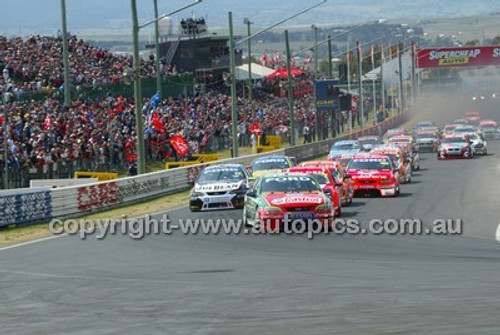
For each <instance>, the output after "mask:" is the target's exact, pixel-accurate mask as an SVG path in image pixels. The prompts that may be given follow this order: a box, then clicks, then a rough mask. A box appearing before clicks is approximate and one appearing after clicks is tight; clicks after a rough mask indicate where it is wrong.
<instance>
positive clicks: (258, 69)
mask: <svg viewBox="0 0 500 335" xmlns="http://www.w3.org/2000/svg"><path fill="white" fill-rule="evenodd" d="M273 71H274V70H273V69H270V68H268V67H265V66H262V65H260V64H257V63H252V79H254V80H255V79H262V78H265V77H266V76H268V75H270V74H271V73H273ZM246 79H248V64H243V65H241V66H238V67H236V80H246Z"/></svg>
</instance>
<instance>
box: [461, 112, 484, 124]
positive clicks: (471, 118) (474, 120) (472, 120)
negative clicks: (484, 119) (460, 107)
mask: <svg viewBox="0 0 500 335" xmlns="http://www.w3.org/2000/svg"><path fill="white" fill-rule="evenodd" d="M464 119H465V120H467V122H468V123H469V124H472V125H478V124H479V122H480V121H481V114H480V113H479V112H478V111H475V110H470V111H467V112H465V114H464Z"/></svg>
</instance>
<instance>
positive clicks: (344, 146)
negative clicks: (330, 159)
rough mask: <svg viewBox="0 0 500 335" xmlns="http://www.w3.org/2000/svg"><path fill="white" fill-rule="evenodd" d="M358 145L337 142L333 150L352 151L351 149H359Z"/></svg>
mask: <svg viewBox="0 0 500 335" xmlns="http://www.w3.org/2000/svg"><path fill="white" fill-rule="evenodd" d="M357 148H358V144H357V143H345V142H337V143H334V144H333V147H332V149H335V150H351V149H357Z"/></svg>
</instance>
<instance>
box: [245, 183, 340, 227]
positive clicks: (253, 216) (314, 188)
mask: <svg viewBox="0 0 500 335" xmlns="http://www.w3.org/2000/svg"><path fill="white" fill-rule="evenodd" d="M334 218H335V207H334V206H333V204H332V202H331V200H330V198H329V196H328V195H326V194H325V193H323V190H322V189H321V186H320V185H319V184H318V182H317V181H316V179H315V178H314V177H313V176H309V175H297V174H295V175H287V174H273V175H267V176H262V177H259V178H257V180H256V181H255V183H254V184H253V186H252V188H251V189H250V190H248V192H247V194H246V196H245V206H244V208H243V220H244V221H245V223H246V224H249V225H254V226H257V225H259V226H261V225H264V229H266V230H271V231H278V230H280V229H281V228H283V227H284V226H283V225H284V223H290V221H292V223H294V224H298V223H300V221H298V220H302V222H304V221H305V220H312V219H316V220H319V221H320V222H321V224H322V226H323V227H325V228H330V227H331V224H332V223H333V220H334ZM309 222H310V221H309ZM261 227H262V226H261Z"/></svg>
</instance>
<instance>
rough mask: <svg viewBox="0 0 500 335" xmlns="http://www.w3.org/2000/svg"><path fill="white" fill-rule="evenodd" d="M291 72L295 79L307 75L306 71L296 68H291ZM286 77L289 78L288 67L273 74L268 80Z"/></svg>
mask: <svg viewBox="0 0 500 335" xmlns="http://www.w3.org/2000/svg"><path fill="white" fill-rule="evenodd" d="M290 72H291V73H292V76H293V77H295V76H300V75H301V74H304V73H305V72H304V70H301V69H297V68H296V67H292V68H290ZM286 77H288V72H287V69H286V67H282V68H281V69H278V70H276V71H274V72H273V73H271V74H270V75H268V76H267V77H266V78H269V79H272V78H286Z"/></svg>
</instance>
